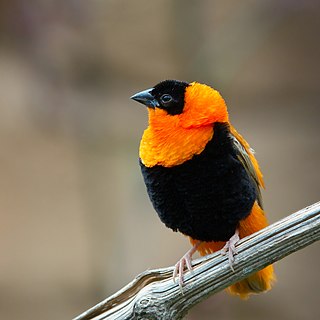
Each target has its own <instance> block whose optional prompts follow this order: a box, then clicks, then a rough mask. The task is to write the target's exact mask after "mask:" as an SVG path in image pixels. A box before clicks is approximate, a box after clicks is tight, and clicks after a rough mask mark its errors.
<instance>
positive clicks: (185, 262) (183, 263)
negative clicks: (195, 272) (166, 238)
mask: <svg viewBox="0 0 320 320" xmlns="http://www.w3.org/2000/svg"><path fill="white" fill-rule="evenodd" d="M200 244H201V241H198V242H197V243H196V244H195V245H194V246H193V247H192V248H191V249H190V250H189V251H188V252H187V253H186V254H185V255H184V256H183V257H182V258H181V259H180V260H179V261H178V262H177V263H176V264H175V266H174V270H173V281H174V282H175V281H176V276H177V275H178V277H179V286H180V288H182V286H183V284H184V282H183V273H184V269H185V267H187V268H188V270H189V271H192V264H191V261H192V255H193V254H194V253H195V252H196V251H197V249H198V247H199V246H200Z"/></svg>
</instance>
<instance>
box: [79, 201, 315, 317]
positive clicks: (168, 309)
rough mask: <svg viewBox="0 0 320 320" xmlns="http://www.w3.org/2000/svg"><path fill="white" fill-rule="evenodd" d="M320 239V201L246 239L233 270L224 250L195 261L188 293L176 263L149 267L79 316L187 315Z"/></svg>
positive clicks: (187, 275)
mask: <svg viewBox="0 0 320 320" xmlns="http://www.w3.org/2000/svg"><path fill="white" fill-rule="evenodd" d="M319 239H320V202H318V203H315V204H313V205H312V206H309V207H307V208H304V209H302V210H300V211H298V212H296V213H294V214H292V215H290V216H288V217H286V218H284V219H282V220H280V221H278V222H276V223H274V224H272V225H270V226H269V227H267V228H265V229H263V230H261V231H259V232H257V233H255V234H253V235H251V236H249V237H246V238H244V239H242V240H241V241H240V242H239V244H238V245H237V249H238V252H239V253H238V255H237V256H236V260H235V264H234V272H233V271H232V270H231V269H230V267H229V264H228V261H227V258H226V257H225V256H222V255H221V254H220V253H214V254H212V255H210V256H206V257H203V258H201V259H198V260H195V261H194V263H193V265H194V271H193V272H187V273H186V274H185V286H184V287H183V293H182V292H181V291H180V289H179V286H178V284H175V283H174V282H173V281H172V271H173V267H169V268H163V269H157V270H148V271H145V272H143V273H141V274H140V275H138V276H137V277H136V278H135V279H134V280H133V281H132V282H131V283H129V284H128V285H127V286H125V287H124V288H123V289H121V290H120V291H118V292H117V293H115V294H114V295H112V296H110V297H109V298H107V299H105V300H104V301H102V302H101V303H99V304H97V305H96V306H94V307H93V308H91V309H89V310H88V311H86V312H84V313H83V314H81V315H80V316H78V317H77V318H75V320H88V319H96V320H98V319H99V320H101V319H109V320H110V319H182V318H183V316H184V315H185V314H186V313H187V312H188V310H189V309H190V308H192V307H193V306H194V305H195V304H197V303H199V302H200V301H203V300H204V299H205V298H206V297H208V296H209V295H211V294H213V293H216V292H218V291H221V290H223V289H224V288H226V287H228V286H230V285H231V284H233V283H235V282H238V281H239V280H242V279H244V278H246V277H247V276H249V275H250V274H252V273H254V272H256V271H258V270H260V269H262V268H264V267H265V266H267V265H269V264H271V263H273V262H275V261H278V260H280V259H282V258H284V257H285V256H287V255H289V254H291V253H293V252H295V251H298V250H300V249H302V248H304V247H306V246H308V245H310V244H311V243H313V242H315V241H317V240H319Z"/></svg>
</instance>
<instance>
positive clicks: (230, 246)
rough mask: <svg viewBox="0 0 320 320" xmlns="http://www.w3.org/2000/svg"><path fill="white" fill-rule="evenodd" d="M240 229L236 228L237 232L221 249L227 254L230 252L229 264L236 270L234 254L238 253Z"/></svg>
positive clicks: (223, 253) (222, 252)
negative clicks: (237, 245)
mask: <svg viewBox="0 0 320 320" xmlns="http://www.w3.org/2000/svg"><path fill="white" fill-rule="evenodd" d="M239 240H240V237H239V231H238V230H236V232H235V234H234V235H233V236H232V237H231V238H230V239H229V241H227V242H226V244H225V246H224V247H223V248H222V249H221V254H222V255H225V254H226V253H227V252H228V260H229V266H230V268H231V270H232V271H234V268H233V264H234V260H235V258H234V256H235V255H236V254H238V250H237V248H236V244H237V243H238V242H239Z"/></svg>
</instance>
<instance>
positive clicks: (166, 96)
mask: <svg viewBox="0 0 320 320" xmlns="http://www.w3.org/2000/svg"><path fill="white" fill-rule="evenodd" d="M160 100H161V102H162V103H164V104H166V103H169V102H171V100H172V97H171V96H170V94H163V95H162V96H161V97H160Z"/></svg>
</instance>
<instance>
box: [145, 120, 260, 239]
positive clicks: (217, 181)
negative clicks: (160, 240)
mask: <svg viewBox="0 0 320 320" xmlns="http://www.w3.org/2000/svg"><path fill="white" fill-rule="evenodd" d="M140 165H141V170H142V174H143V177H144V181H145V184H146V187H147V191H148V194H149V197H150V199H151V202H152V204H153V206H154V208H155V210H156V211H157V213H158V215H159V217H160V219H161V221H162V222H163V223H164V224H165V225H166V226H167V227H169V228H171V229H173V230H174V231H180V232H182V233H183V234H185V235H188V236H190V237H192V238H193V239H197V240H202V241H227V240H228V239H229V238H230V237H231V236H232V235H233V234H234V232H235V230H236V228H237V225H238V223H239V221H240V220H242V219H244V218H245V217H247V216H248V215H249V214H250V211H251V208H252V206H253V203H254V201H255V200H256V198H257V195H256V190H255V186H254V184H253V182H252V180H251V178H250V177H249V176H248V174H247V172H246V170H245V169H244V167H243V165H242V164H241V162H240V161H239V160H238V158H237V151H236V149H235V148H234V147H233V142H232V140H231V139H230V137H229V126H228V125H227V124H224V123H216V124H215V126H214V135H213V138H212V139H211V141H210V142H208V144H207V146H206V148H205V149H204V151H203V152H202V153H201V154H199V155H195V156H194V157H193V158H192V159H191V160H189V161H186V162H185V163H183V164H181V165H178V166H174V167H170V168H166V167H163V166H158V165H157V166H154V167H151V168H148V167H146V166H144V165H143V164H142V162H141V161H140Z"/></svg>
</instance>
